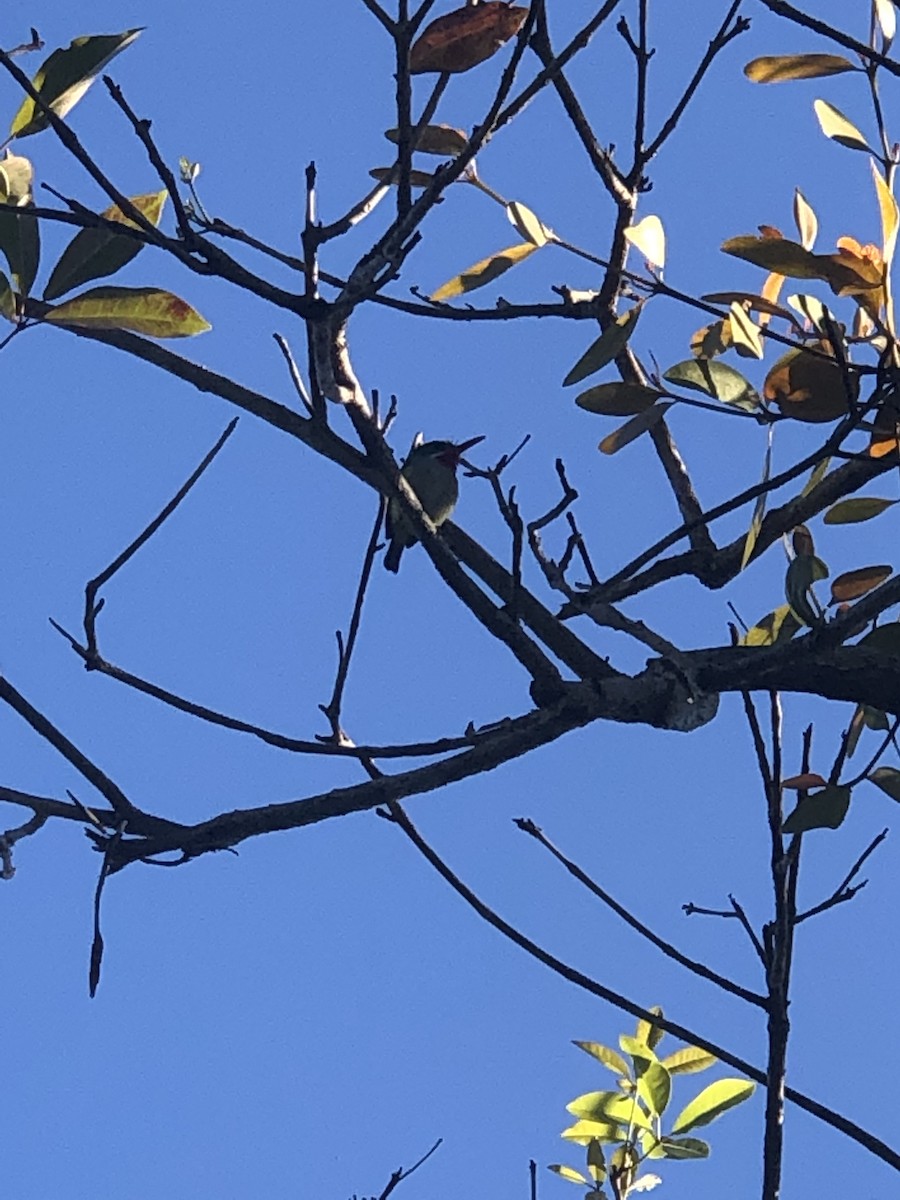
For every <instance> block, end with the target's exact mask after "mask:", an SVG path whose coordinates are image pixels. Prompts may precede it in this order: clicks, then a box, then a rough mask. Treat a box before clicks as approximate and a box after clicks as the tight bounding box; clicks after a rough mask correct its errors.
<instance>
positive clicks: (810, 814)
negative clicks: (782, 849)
mask: <svg viewBox="0 0 900 1200" xmlns="http://www.w3.org/2000/svg"><path fill="white" fill-rule="evenodd" d="M849 807H850V788H849V787H846V786H845V785H843V784H837V783H829V784H828V786H827V787H824V788H822V790H821V791H819V792H810V793H809V795H807V796H801V797H800V799H799V801H798V802H797V807H796V808H795V809H794V811H793V812H792V813H791V815H790V816H789V817H788V818H787V820H786V821H785V822H784V832H785V833H791V834H793V833H807V832H808V831H809V830H810V829H837V828H838V827H839V826H840V825H841V824H842V823H843V820H844V817H846V815H847V809H848V808H849Z"/></svg>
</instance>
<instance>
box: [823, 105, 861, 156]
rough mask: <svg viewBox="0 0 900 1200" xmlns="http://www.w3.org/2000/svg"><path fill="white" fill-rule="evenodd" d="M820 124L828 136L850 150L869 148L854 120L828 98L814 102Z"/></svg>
mask: <svg viewBox="0 0 900 1200" xmlns="http://www.w3.org/2000/svg"><path fill="white" fill-rule="evenodd" d="M813 108H814V109H815V112H816V116H817V117H818V119H819V125H820V126H821V129H822V132H823V133H824V134H825V136H826V137H827V138H831V140H832V141H834V142H839V143H840V145H842V146H846V147H847V149H848V150H868V149H869V144H868V142H867V141H866V139H865V138H864V137H863V135H862V134H861V133H860V131H859V130H858V129H857V128H856V126H855V125H854V124H853V122H852V121H848V120H847V118H846V117H845V116H844V114H843V113H842V112H841V111H840V110H839V109H837V108H835V107H834V105H833V104H829V103H828V101H827V100H816V101H815V103H814V104H813Z"/></svg>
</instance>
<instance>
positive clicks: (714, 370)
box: [663, 358, 760, 412]
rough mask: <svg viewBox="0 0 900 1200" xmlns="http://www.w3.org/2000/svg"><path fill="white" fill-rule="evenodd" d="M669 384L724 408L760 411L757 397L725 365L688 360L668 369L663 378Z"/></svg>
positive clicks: (746, 381)
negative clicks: (725, 405) (729, 405)
mask: <svg viewBox="0 0 900 1200" xmlns="http://www.w3.org/2000/svg"><path fill="white" fill-rule="evenodd" d="M663 379H665V380H667V381H668V382H669V383H677V384H680V385H681V386H682V387H686V388H692V389H693V390H694V391H696V392H703V393H704V394H705V395H707V396H712V397H713V399H715V400H721V401H722V403H723V404H733V405H735V406H737V407H738V408H743V409H747V410H748V411H751V412H752V411H753V410H754V409H756V408H759V403H760V402H759V394H758V393H757V391H756V389H755V388H754V387H753V385H752V384H751V383H750V382H749V380H747V379H745V378H744V376H743V375H742V374H741V373H740V371H736V370H735V369H734V367H729V366H728V365H727V364H726V363H720V362H709V361H707V360H706V359H702V358H688V359H685V361H684V362H680V363H676V364H675V366H674V367H669V369H668V371H666V372H665V373H664V375H663Z"/></svg>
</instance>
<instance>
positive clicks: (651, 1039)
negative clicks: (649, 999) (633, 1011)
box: [619, 1004, 666, 1054]
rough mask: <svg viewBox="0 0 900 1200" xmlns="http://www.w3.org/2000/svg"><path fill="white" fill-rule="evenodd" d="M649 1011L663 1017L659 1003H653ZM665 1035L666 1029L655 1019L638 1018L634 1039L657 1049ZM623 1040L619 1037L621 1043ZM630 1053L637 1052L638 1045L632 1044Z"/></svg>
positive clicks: (649, 1048) (655, 1015)
mask: <svg viewBox="0 0 900 1200" xmlns="http://www.w3.org/2000/svg"><path fill="white" fill-rule="evenodd" d="M647 1011H648V1012H649V1013H651V1014H652V1015H653V1016H654V1017H661V1016H662V1015H663V1010H662V1009H661V1008H660V1006H659V1005H658V1004H654V1005H652V1006H651V1007H650V1008H648V1009H647ZM665 1036H666V1034H665V1030H664V1029H661V1028H660V1027H659V1025H657V1024H656V1022H655V1021H645V1020H644V1018H643V1017H640V1018H639V1019H638V1022H637V1024H636V1025H635V1027H634V1041H635V1042H638V1043H642V1044H643V1045H644V1046H646V1047H647V1049H648V1050H655V1049H656V1047H657V1046H658V1045H659V1043H660V1042H661V1041H662V1040H663V1038H664V1037H665ZM622 1040H623V1039H622V1038H619V1042H620V1043H621V1042H622ZM629 1053H631V1054H636V1053H637V1047H636V1046H635V1045H633V1044H632V1047H631V1050H630V1051H629Z"/></svg>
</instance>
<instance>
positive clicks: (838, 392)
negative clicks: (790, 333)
mask: <svg viewBox="0 0 900 1200" xmlns="http://www.w3.org/2000/svg"><path fill="white" fill-rule="evenodd" d="M815 349H816V350H817V351H819V353H816V354H811V353H810V352H809V351H807V350H788V352H787V353H786V354H783V355H782V356H781V358H779V359H778V360H777V362H775V363H774V365H773V366H772V368H771V370H770V371H769V373H768V375H767V376H766V381H765V384H764V387H763V394H764V396H765V398H766V399H767V400H769V401H772V402H774V403H775V404H777V405H778V407H779V408H780V409H781V411H782V413H784V415H785V416H786V417H792V418H793V419H794V420H795V421H807V422H809V423H811V424H820V423H822V422H826V421H837V420H838V419H839V418H840V417H843V416H845V415H846V413H847V410H848V397H847V389H846V381H845V379H844V373H843V371H842V370H841V368H840V366H839V365H838V363H836V362H834V361H833V360H831V359H828V358H824V357H823V354H826V353H828V352H829V346H828V343H827V342H819V343H818V344H817V345H816V347H815ZM849 382H850V386H851V389H852V392H853V397H852V398H853V399H854V400H855V399H856V396H857V395H858V394H859V380H858V378H857V377H856V376H855V375H853V374H852V373H851V374H850V375H849Z"/></svg>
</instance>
